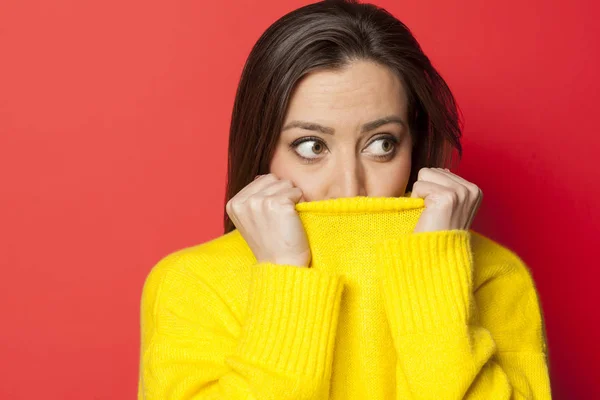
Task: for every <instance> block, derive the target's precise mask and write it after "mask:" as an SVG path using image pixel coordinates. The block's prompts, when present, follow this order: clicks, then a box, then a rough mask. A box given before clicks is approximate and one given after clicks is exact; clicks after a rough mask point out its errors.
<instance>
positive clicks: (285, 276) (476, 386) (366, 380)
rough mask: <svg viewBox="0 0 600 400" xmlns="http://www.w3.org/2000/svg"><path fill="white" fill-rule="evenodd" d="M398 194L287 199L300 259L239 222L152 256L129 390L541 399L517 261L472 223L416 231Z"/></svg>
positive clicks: (161, 394) (533, 326)
mask: <svg viewBox="0 0 600 400" xmlns="http://www.w3.org/2000/svg"><path fill="white" fill-rule="evenodd" d="M409 194H410V192H409V193H407V194H405V196H404V197H362V196H360V197H350V198H338V199H329V200H319V201H310V202H304V203H299V204H296V210H297V211H298V214H299V216H300V219H301V221H302V223H303V225H304V228H305V230H306V233H307V236H308V241H309V245H310V249H311V252H312V261H311V264H310V268H300V267H297V266H293V265H276V264H272V263H269V262H257V260H256V258H255V257H254V255H253V253H252V251H251V249H250V248H249V246H248V245H247V243H246V241H245V240H244V238H243V237H242V236H241V234H240V233H239V231H237V230H234V231H232V232H229V233H227V234H225V235H222V236H220V237H217V238H215V239H212V240H210V241H207V242H204V243H201V244H198V245H195V246H192V247H187V248H184V249H181V250H178V251H174V252H172V253H171V254H168V255H166V256H165V257H164V258H162V259H161V260H160V261H159V262H158V263H157V264H156V265H155V266H154V267H153V268H152V270H151V271H150V273H149V274H148V276H147V278H146V280H145V283H144V288H143V293H142V298H141V351H140V369H139V383H138V399H140V400H141V399H147V400H158V399H160V400H168V399H172V400H184V399H261V400H262V399H278V400H284V399H463V398H464V399H550V398H551V394H550V382H549V369H548V368H549V364H548V351H547V347H546V335H545V325H544V319H543V313H542V308H541V305H540V299H539V295H538V293H537V291H536V288H535V284H534V281H533V279H532V275H531V273H530V271H529V270H528V267H527V266H526V265H525V264H524V263H523V262H522V260H521V259H520V258H519V257H518V256H517V255H516V254H515V253H513V252H512V251H511V250H509V249H507V248H505V247H503V246H502V245H500V244H498V243H496V242H494V241H492V240H491V239H489V238H487V237H485V236H483V235H481V234H479V233H476V232H475V231H473V230H472V229H471V230H446V231H436V232H419V233H413V230H414V227H415V226H416V223H417V221H418V218H419V216H420V215H421V212H422V211H423V210H424V207H425V206H424V200H423V199H422V198H410V197H408V195H409Z"/></svg>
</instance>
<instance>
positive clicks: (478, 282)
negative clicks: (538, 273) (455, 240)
mask: <svg viewBox="0 0 600 400" xmlns="http://www.w3.org/2000/svg"><path fill="white" fill-rule="evenodd" d="M469 232H471V249H472V254H473V279H474V282H473V287H474V289H475V290H476V289H477V288H478V287H480V286H482V285H484V284H485V283H486V282H489V281H490V280H492V279H497V278H500V277H503V278H508V279H526V280H529V281H530V283H531V285H532V286H533V285H534V282H533V276H532V273H531V270H530V268H529V267H528V266H527V264H526V263H525V262H524V261H523V259H522V258H521V257H520V256H519V255H518V254H517V253H516V252H515V251H514V250H513V249H511V248H510V247H508V246H506V245H504V244H502V243H500V242H499V241H497V240H494V239H492V238H491V237H489V236H486V235H484V234H482V233H480V232H476V231H474V230H472V229H470V230H469Z"/></svg>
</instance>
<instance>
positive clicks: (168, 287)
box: [143, 230, 255, 299]
mask: <svg viewBox="0 0 600 400" xmlns="http://www.w3.org/2000/svg"><path fill="white" fill-rule="evenodd" d="M254 260H255V259H254V255H253V253H252V251H251V250H250V248H249V247H248V245H247V243H246V242H245V241H244V239H243V238H242V236H241V235H240V234H239V232H238V231H237V230H234V231H231V232H229V233H226V234H223V235H221V236H218V237H215V238H213V239H210V240H208V241H205V242H202V243H198V244H195V245H192V246H186V247H183V248H180V249H177V250H174V251H172V252H170V253H168V254H166V255H165V256H163V257H162V258H160V259H159V261H158V262H156V263H155V264H154V266H153V267H152V268H151V269H150V271H149V272H148V274H147V276H146V279H145V281H144V287H143V297H147V298H153V299H154V298H156V297H157V296H158V295H159V292H161V293H166V292H177V291H186V290H189V289H190V288H191V289H192V290H197V291H199V290H209V291H212V292H214V293H215V294H219V293H221V292H223V291H226V292H227V291H230V290H233V291H235V290H238V289H239V290H243V288H244V287H246V286H247V282H245V281H247V280H248V279H249V275H250V273H249V272H250V266H251V265H252V263H253V262H254ZM226 297H227V296H226Z"/></svg>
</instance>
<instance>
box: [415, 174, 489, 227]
mask: <svg viewBox="0 0 600 400" xmlns="http://www.w3.org/2000/svg"><path fill="white" fill-rule="evenodd" d="M410 197H421V198H423V199H424V200H425V210H423V212H422V214H421V216H420V217H419V221H418V222H417V226H416V227H415V230H414V231H413V233H417V232H432V231H442V230H451V229H464V230H469V228H470V227H471V223H472V222H473V219H474V218H475V214H476V213H477V210H478V209H479V205H480V204H481V200H482V199H483V193H482V191H481V189H479V187H477V186H476V185H475V184H473V183H471V182H469V181H467V180H465V179H463V178H461V177H460V176H458V175H455V174H453V173H452V172H450V170H448V169H447V168H421V169H420V170H419V175H418V178H417V181H416V182H415V183H414V185H413V188H412V193H411V195H410Z"/></svg>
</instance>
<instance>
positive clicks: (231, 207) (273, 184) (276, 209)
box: [225, 174, 311, 267]
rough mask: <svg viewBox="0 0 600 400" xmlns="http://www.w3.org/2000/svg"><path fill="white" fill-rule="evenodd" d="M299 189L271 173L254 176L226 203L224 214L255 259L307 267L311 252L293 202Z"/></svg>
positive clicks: (298, 196)
mask: <svg viewBox="0 0 600 400" xmlns="http://www.w3.org/2000/svg"><path fill="white" fill-rule="evenodd" d="M300 201H304V198H303V196H302V190H300V188H298V187H295V186H294V185H293V183H292V181H290V180H289V179H279V178H277V177H276V176H275V175H274V174H266V175H259V176H257V177H256V178H254V181H253V182H250V183H249V184H248V185H246V186H245V187H244V188H243V189H242V190H240V191H239V192H238V193H237V194H236V195H235V196H234V197H232V198H231V199H230V200H229V201H228V202H227V204H226V206H225V209H226V211H227V215H229V218H230V219H231V221H232V222H233V224H234V225H235V227H236V228H237V229H238V230H239V232H240V233H241V234H242V237H243V238H244V239H245V240H246V242H247V243H248V245H249V246H250V248H251V249H252V252H253V253H254V255H255V257H256V260H257V261H258V262H272V263H274V264H286V265H295V266H300V267H308V265H309V263H310V261H311V252H310V248H309V246H308V239H307V237H306V232H305V231H304V226H303V225H302V222H301V221H300V217H299V216H298V213H297V212H296V207H295V204H296V203H298V202H300Z"/></svg>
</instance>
